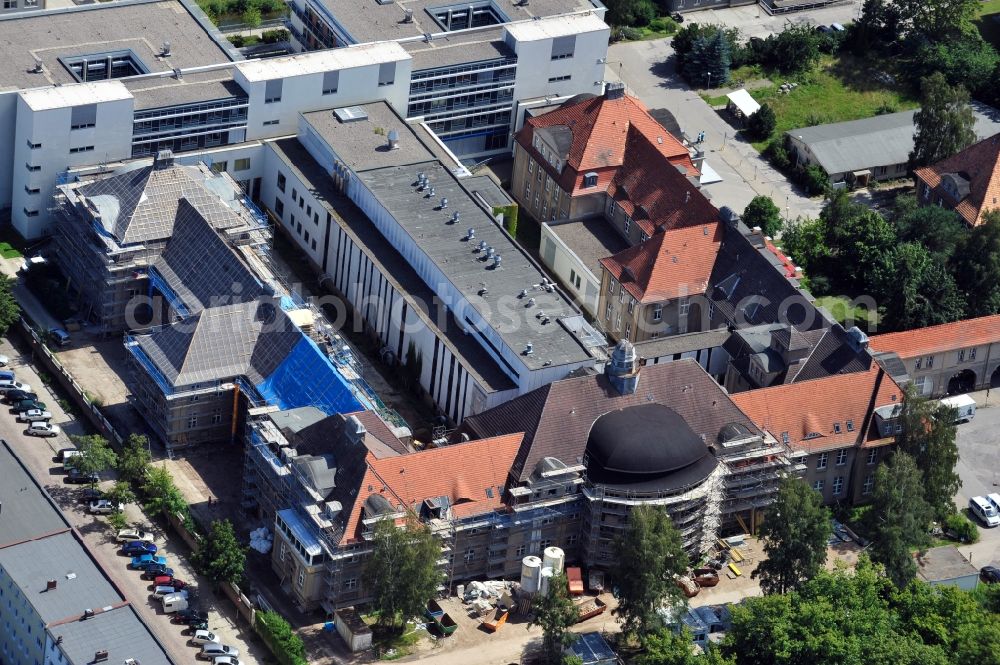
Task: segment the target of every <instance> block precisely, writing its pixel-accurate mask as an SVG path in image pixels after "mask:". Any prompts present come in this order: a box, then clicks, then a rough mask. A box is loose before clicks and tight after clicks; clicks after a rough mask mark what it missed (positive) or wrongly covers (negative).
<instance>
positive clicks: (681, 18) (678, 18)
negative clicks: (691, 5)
mask: <svg viewBox="0 0 1000 665" xmlns="http://www.w3.org/2000/svg"><path fill="white" fill-rule="evenodd" d="M670 18H672V19H674V20H675V21H677V22H678V23H683V22H684V14H681V13H680V12H674V13H673V14H671V15H670Z"/></svg>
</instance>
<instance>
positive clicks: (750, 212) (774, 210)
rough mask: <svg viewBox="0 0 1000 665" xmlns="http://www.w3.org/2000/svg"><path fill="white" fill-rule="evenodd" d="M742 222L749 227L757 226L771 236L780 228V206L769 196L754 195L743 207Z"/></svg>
mask: <svg viewBox="0 0 1000 665" xmlns="http://www.w3.org/2000/svg"><path fill="white" fill-rule="evenodd" d="M743 223H744V224H746V225H747V226H748V227H750V228H751V229H752V228H754V227H755V226H759V227H760V229H761V231H763V232H764V235H768V236H772V237H773V236H774V235H775V234H776V233H777V232H778V231H780V230H781V226H782V220H781V208H779V207H778V206H776V205H775V204H774V201H772V200H771V197H770V196H755V197H753V199H752V200H751V201H750V203H748V204H747V207H746V208H744V209H743Z"/></svg>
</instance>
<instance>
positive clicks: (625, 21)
mask: <svg viewBox="0 0 1000 665" xmlns="http://www.w3.org/2000/svg"><path fill="white" fill-rule="evenodd" d="M605 6H606V7H607V8H608V13H607V20H608V23H610V24H611V25H618V26H628V25H632V26H643V25H646V24H648V23H649V22H650V21H652V20H653V19H654V18H656V7H655V6H654V5H653V3H652V2H651V1H650V0H608V2H607V3H606V4H605Z"/></svg>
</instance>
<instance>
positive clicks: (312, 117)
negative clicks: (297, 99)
mask: <svg viewBox="0 0 1000 665" xmlns="http://www.w3.org/2000/svg"><path fill="white" fill-rule="evenodd" d="M358 108H361V109H363V110H364V112H365V113H366V114H367V115H368V117H367V118H364V119H361V120H352V121H351V122H340V120H338V119H337V117H336V115H335V114H334V111H333V110H325V111H313V112H311V113H303V114H302V117H304V118H305V120H306V122H307V123H309V126H310V127H312V128H313V129H314V130H316V133H317V134H319V135H320V137H322V138H323V140H324V141H326V142H327V143H328V144H329V145H330V147H331V148H333V149H334V151H335V152H336V153H337V156H338V157H340V159H341V160H342V161H343V162H344V163H345V164H347V165H348V166H349V167H351V170H353V171H358V172H360V171H367V170H369V169H377V168H381V167H383V166H396V165H399V164H416V163H418V162H425V161H427V160H428V159H434V158H435V155H434V153H433V152H431V150H430V149H429V148H428V146H427V143H425V142H424V141H421V140H418V138H417V136H416V135H415V133H414V131H413V128H412V127H411V126H410V125H408V124H407V123H406V121H405V120H403V119H402V118H400V117H399V116H398V115H396V113H394V112H393V110H392V108H390V107H389V105H388V104H386V103H385V102H377V103H373V104H363V105H361V106H359V107H358ZM391 130H396V132H397V133H398V134H399V144H398V147H397V148H396V149H395V150H390V149H389V146H388V134H389V132H390V131H391Z"/></svg>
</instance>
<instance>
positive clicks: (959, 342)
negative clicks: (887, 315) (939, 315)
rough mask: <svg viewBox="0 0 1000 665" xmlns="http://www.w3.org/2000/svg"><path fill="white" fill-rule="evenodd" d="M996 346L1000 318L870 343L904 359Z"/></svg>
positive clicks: (901, 334)
mask: <svg viewBox="0 0 1000 665" xmlns="http://www.w3.org/2000/svg"><path fill="white" fill-rule="evenodd" d="M994 342H1000V314H994V315H992V316H981V317H979V318H978V319H967V320H965V321H954V322H952V323H942V324H940V325H936V326H930V327H927V328H917V329H916V330H906V331H904V332H896V333H886V334H884V335H875V336H874V337H871V338H870V339H869V344H870V346H871V348H872V349H874V350H876V351H893V352H895V353H896V354H897V355H898V356H899V357H900V358H903V359H906V358H915V357H917V356H925V355H929V354H932V353H940V352H942V351H951V350H957V349H967V348H969V347H972V346H981V345H983V344H992V343H994Z"/></svg>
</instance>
